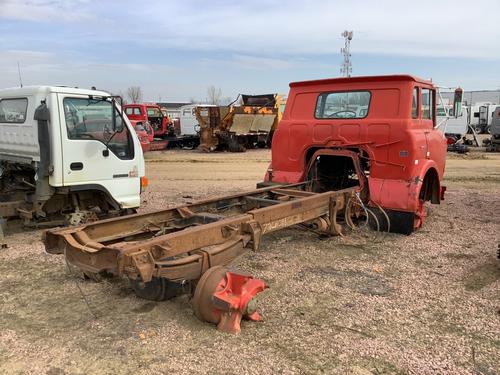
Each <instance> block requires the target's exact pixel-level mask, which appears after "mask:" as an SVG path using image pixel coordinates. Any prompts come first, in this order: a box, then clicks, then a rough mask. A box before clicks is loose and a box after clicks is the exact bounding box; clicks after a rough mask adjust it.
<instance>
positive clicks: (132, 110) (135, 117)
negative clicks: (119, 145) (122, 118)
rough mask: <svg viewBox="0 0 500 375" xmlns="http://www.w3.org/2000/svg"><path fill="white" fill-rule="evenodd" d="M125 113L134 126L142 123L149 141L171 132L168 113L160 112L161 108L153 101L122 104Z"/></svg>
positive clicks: (163, 136)
mask: <svg viewBox="0 0 500 375" xmlns="http://www.w3.org/2000/svg"><path fill="white" fill-rule="evenodd" d="M123 107H124V109H125V114H126V115H127V117H128V119H129V120H130V122H131V123H132V125H133V126H134V127H135V126H136V124H140V125H142V127H143V128H145V129H146V131H147V132H148V134H149V135H150V141H151V142H152V141H153V138H155V137H156V138H165V137H167V136H169V135H171V133H173V125H172V121H171V120H170V117H169V116H168V113H166V114H165V112H162V109H161V108H160V107H159V106H158V105H157V104H155V103H134V104H126V105H124V106H123Z"/></svg>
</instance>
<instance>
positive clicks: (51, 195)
mask: <svg viewBox="0 0 500 375" xmlns="http://www.w3.org/2000/svg"><path fill="white" fill-rule="evenodd" d="M120 101H121V99H119V98H117V97H114V96H111V95H110V94H109V93H107V92H104V91H96V90H84V89H77V88H70V87H54V86H33V87H23V88H12V89H4V90H0V189H1V190H0V217H4V218H12V217H21V218H22V219H23V220H24V222H25V224H27V225H41V224H45V225H54V224H62V223H69V224H77V223H80V222H83V221H85V220H90V219H97V218H101V217H106V216H112V215H115V216H116V215H122V214H126V213H130V212H133V211H134V210H135V209H136V208H138V207H139V204H140V193H141V191H142V190H143V188H144V187H145V186H146V183H147V179H146V178H145V177H144V159H143V154H142V150H141V147H140V143H139V139H138V138H137V136H136V133H135V131H134V129H133V127H132V126H131V124H130V122H129V121H128V119H127V117H126V116H125V115H124V114H123V113H122V110H121V108H120V105H119V102H120Z"/></svg>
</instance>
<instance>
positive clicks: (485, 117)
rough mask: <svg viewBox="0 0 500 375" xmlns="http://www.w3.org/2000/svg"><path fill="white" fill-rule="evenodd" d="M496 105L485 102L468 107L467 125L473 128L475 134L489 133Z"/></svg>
mask: <svg viewBox="0 0 500 375" xmlns="http://www.w3.org/2000/svg"><path fill="white" fill-rule="evenodd" d="M497 105H498V104H492V103H489V102H485V103H477V104H475V105H473V106H471V107H470V111H469V125H470V126H472V127H473V128H474V130H475V132H476V133H478V134H481V133H490V130H491V120H492V118H493V112H494V111H495V108H496V107H497Z"/></svg>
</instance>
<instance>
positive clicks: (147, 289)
mask: <svg viewBox="0 0 500 375" xmlns="http://www.w3.org/2000/svg"><path fill="white" fill-rule="evenodd" d="M130 286H131V287H132V289H133V290H134V292H135V294H136V295H137V296H138V297H140V298H144V299H147V300H150V301H165V300H167V299H171V298H174V297H177V296H178V295H180V294H181V293H182V292H183V288H182V285H181V284H179V283H174V282H173V281H170V280H167V279H164V278H162V277H153V279H152V280H151V281H149V282H147V283H145V282H143V281H141V280H140V279H139V278H137V279H130Z"/></svg>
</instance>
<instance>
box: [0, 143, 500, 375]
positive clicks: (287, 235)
mask: <svg viewBox="0 0 500 375" xmlns="http://www.w3.org/2000/svg"><path fill="white" fill-rule="evenodd" d="M269 158H270V154H269V152H268V151H262V150H261V151H253V152H247V153H244V154H211V155H206V154H198V153H196V152H188V151H185V152H184V151H168V152H165V153H158V152H156V153H150V154H149V155H148V163H147V170H148V176H149V177H150V180H151V186H150V188H149V190H148V192H147V193H146V194H145V195H144V196H143V200H144V204H143V210H145V211H148V210H152V209H157V208H161V207H168V206H171V205H173V204H178V203H182V202H188V201H192V200H195V199H199V198H204V197H207V196H214V195H222V194H227V193H230V192H235V191H241V190H245V189H252V188H253V187H254V186H255V182H256V181H259V180H261V179H262V176H263V173H264V172H265V169H266V167H267V163H268V162H269ZM446 184H447V186H448V192H447V196H446V200H445V201H444V202H443V204H441V205H440V206H432V207H431V211H430V216H429V218H428V220H427V222H426V224H425V226H424V228H423V229H422V230H420V231H418V232H417V233H414V234H413V235H411V236H400V235H393V234H390V235H385V236H384V235H376V234H375V233H373V232H358V233H353V234H351V235H349V236H345V237H336V238H329V239H320V238H318V237H317V236H316V235H315V234H313V233H311V232H304V231H300V230H292V229H289V230H284V231H281V232H278V233H274V234H272V235H270V236H269V237H266V238H265V239H264V241H263V244H262V247H261V249H260V250H259V251H258V253H257V254H255V253H250V254H247V255H245V256H244V257H242V258H241V259H239V260H238V261H237V262H235V263H234V264H233V266H232V267H233V268H234V269H237V270H244V271H247V272H250V273H252V274H253V275H255V276H257V277H260V278H263V279H264V280H266V281H267V282H268V284H269V286H270V288H269V289H268V290H266V291H265V292H263V293H262V294H261V295H260V297H259V306H260V309H261V311H262V314H263V316H264V321H263V322H258V323H255V322H243V326H242V334H241V335H240V336H231V335H227V334H223V333H220V332H218V331H216V330H215V329H214V327H213V326H211V325H209V324H205V323H202V322H200V321H198V320H197V319H196V318H195V317H194V315H193V312H192V310H191V307H190V301H189V299H188V297H187V296H182V297H178V298H176V299H174V300H171V301H166V302H159V303H155V302H150V301H145V300H141V299H139V298H137V297H136V296H135V295H134V294H133V292H132V291H131V290H130V288H129V287H128V285H127V282H126V281H124V280H106V281H104V282H102V283H93V282H83V281H81V280H79V279H78V278H76V277H75V276H73V275H72V274H70V273H69V272H68V271H67V269H66V266H65V264H64V261H63V259H62V257H61V256H54V255H50V254H46V253H45V252H44V249H43V245H42V243H41V241H40V236H41V231H31V232H19V233H16V234H12V235H10V236H9V237H8V239H9V242H10V245H11V246H10V248H8V249H6V250H1V251H0V275H1V276H0V301H1V305H0V373H6V374H25V373H28V374H50V375H57V374H127V373H134V374H152V373H153V374H156V373H189V374H198V373H200V374H207V373H208V374H233V373H248V374H273V373H284V374H292V373H329V374H330V373H332V374H346V373H348V374H349V373H350V374H407V373H408V374H498V373H500V292H499V291H500V288H499V287H500V268H499V265H498V264H499V263H500V261H498V260H496V258H495V254H496V247H497V246H498V243H499V240H500V199H499V198H500V155H488V156H485V155H484V154H471V155H469V156H456V155H451V156H450V157H449V161H448V163H447V181H446ZM80 290H81V292H80ZM82 293H83V295H84V296H85V299H84V298H83V297H82Z"/></svg>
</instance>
